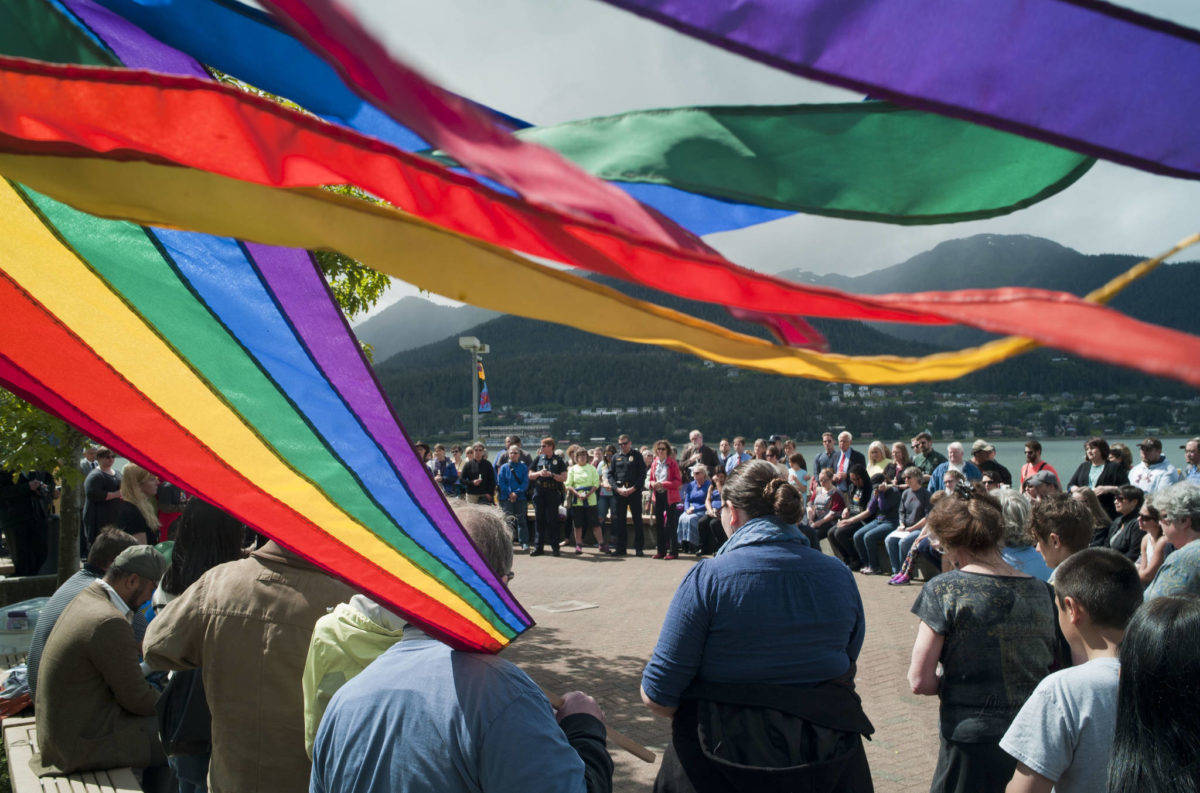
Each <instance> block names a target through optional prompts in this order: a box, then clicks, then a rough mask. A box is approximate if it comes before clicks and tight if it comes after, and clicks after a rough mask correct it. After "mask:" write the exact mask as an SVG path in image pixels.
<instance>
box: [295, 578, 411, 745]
mask: <svg viewBox="0 0 1200 793" xmlns="http://www.w3.org/2000/svg"><path fill="white" fill-rule="evenodd" d="M404 624H405V623H404V620H403V619H401V618H400V617H399V616H397V615H396V614H394V613H393V612H391V611H388V610H387V609H385V608H384V607H383V606H380V605H379V604H378V603H376V602H375V601H373V600H371V599H370V598H368V597H366V596H365V595H355V596H354V597H352V598H350V602H349V603H339V604H337V605H336V606H334V607H333V611H331V612H329V613H328V614H326V615H325V616H324V617H321V618H320V619H319V620H317V624H316V626H315V627H314V628H313V635H312V641H311V642H310V643H309V645H308V657H307V658H306V659H305V661H304V677H303V678H302V679H301V680H302V687H303V691H304V749H305V751H306V752H308V756H309V757H312V750H313V739H314V738H315V737H316V735H317V727H319V726H320V724H321V717H322V716H324V715H325V708H326V707H328V706H329V700H331V699H333V695H334V694H335V693H337V690H338V689H339V688H341V687H342V686H344V685H346V683H347V682H348V681H349V680H350V679H351V678H353V677H354V676H355V675H357V674H358V673H359V672H361V671H362V670H364V669H366V668H367V667H368V666H369V665H370V663H371V662H372V661H374V660H375V659H376V658H378V657H379V656H380V655H382V654H383V653H384V651H385V650H387V649H388V648H389V647H391V646H392V645H393V644H395V643H396V642H398V641H400V637H401V635H402V633H403V630H404Z"/></svg>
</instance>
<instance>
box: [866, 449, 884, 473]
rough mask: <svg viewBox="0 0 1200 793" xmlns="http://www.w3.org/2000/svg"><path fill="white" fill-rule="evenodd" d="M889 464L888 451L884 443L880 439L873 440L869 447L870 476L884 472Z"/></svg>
mask: <svg viewBox="0 0 1200 793" xmlns="http://www.w3.org/2000/svg"><path fill="white" fill-rule="evenodd" d="M887 464H888V459H887V451H885V450H884V448H883V444H882V443H880V442H879V441H871V445H870V446H868V447H867V474H868V475H869V476H875V474H882V473H883V469H884V468H886V467H887Z"/></svg>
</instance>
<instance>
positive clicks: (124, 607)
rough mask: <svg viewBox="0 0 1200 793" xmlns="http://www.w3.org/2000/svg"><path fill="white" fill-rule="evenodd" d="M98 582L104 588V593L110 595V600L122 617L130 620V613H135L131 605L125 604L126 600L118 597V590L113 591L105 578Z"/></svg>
mask: <svg viewBox="0 0 1200 793" xmlns="http://www.w3.org/2000/svg"><path fill="white" fill-rule="evenodd" d="M96 580H98V581H99V582H100V586H102V587H104V591H105V592H107V593H108V599H109V600H111V601H112V604H113V605H114V606H116V608H117V611H119V612H121V616H122V617H124V618H125V619H129V612H131V611H133V609H131V608H129V604H128V603H126V602H125V599H124V598H123V597H121V596H120V595H118V594H117V590H115V589H113V588H112V587H111V586H110V585H109V583H108V582H107V581H105V580H104V579H103V578H99V579H96Z"/></svg>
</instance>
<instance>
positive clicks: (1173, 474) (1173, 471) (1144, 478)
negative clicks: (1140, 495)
mask: <svg viewBox="0 0 1200 793" xmlns="http://www.w3.org/2000/svg"><path fill="white" fill-rule="evenodd" d="M1179 480H1180V476H1179V469H1178V468H1176V467H1175V466H1173V465H1171V464H1170V463H1169V462H1167V458H1165V457H1160V458H1158V460H1157V461H1155V462H1153V463H1149V464H1147V463H1144V462H1141V463H1138V464H1137V465H1135V466H1134V467H1133V468H1132V469H1130V471H1129V484H1131V485H1137V486H1138V487H1140V488H1141V489H1142V490H1144V491H1146V492H1147V493H1154V492H1156V491H1159V490H1162V489H1163V488H1164V487H1167V486H1168V485H1173V484H1175V483H1176V482H1178V481H1179Z"/></svg>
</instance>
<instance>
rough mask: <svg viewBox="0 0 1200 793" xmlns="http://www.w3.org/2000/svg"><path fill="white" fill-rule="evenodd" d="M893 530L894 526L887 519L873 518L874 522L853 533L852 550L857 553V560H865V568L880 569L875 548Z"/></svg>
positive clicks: (877, 552)
mask: <svg viewBox="0 0 1200 793" xmlns="http://www.w3.org/2000/svg"><path fill="white" fill-rule="evenodd" d="M895 530H896V524H895V523H892V522H891V521H890V520H888V519H887V518H875V520H873V521H871V522H870V523H868V524H866V525H865V526H863V527H862V528H861V529H859V530H858V531H856V532H854V550H856V551H858V558H859V559H865V560H866V561H867V566H868V567H870V568H871V569H872V570H880V569H882V568H881V565H880V564H879V561H880V559H879V551H878V550H877V548H876V546H877V545H878V544H879V542H880V541H881V540H882V539H883V538H884V537H886V536H888V535H889V534H891V533H892V532H894V531H895Z"/></svg>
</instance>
